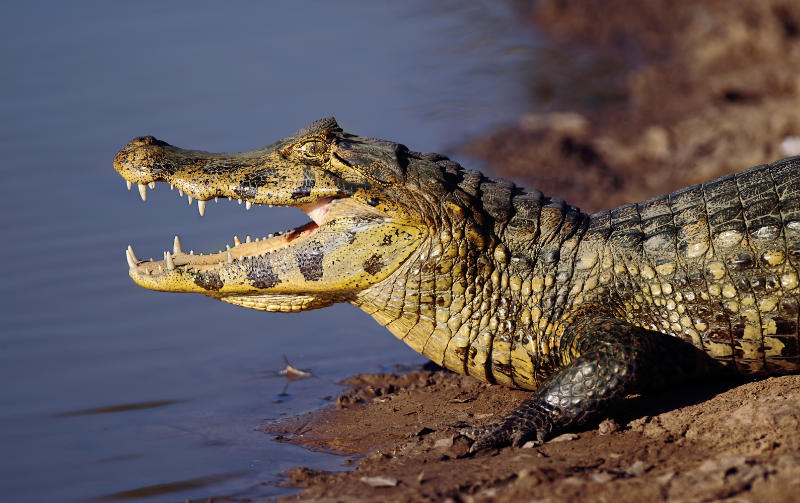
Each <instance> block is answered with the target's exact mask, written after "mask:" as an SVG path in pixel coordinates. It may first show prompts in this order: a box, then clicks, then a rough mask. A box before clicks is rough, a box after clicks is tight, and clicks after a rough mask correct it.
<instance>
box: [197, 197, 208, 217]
mask: <svg viewBox="0 0 800 503" xmlns="http://www.w3.org/2000/svg"><path fill="white" fill-rule="evenodd" d="M197 211H199V212H200V216H201V217H202V216H203V215H205V214H206V202H205V201H201V200H199V199H198V200H197Z"/></svg>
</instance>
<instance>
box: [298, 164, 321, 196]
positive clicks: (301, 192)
mask: <svg viewBox="0 0 800 503" xmlns="http://www.w3.org/2000/svg"><path fill="white" fill-rule="evenodd" d="M316 184H317V174H316V173H315V172H314V170H313V169H311V168H309V167H304V168H303V182H302V183H301V184H300V186H299V187H297V188H296V189H294V190H293V191H292V199H300V198H301V197H308V196H310V195H311V189H313V188H314V186H315V185H316Z"/></svg>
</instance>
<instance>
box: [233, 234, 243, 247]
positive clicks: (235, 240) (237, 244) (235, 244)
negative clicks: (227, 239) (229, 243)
mask: <svg viewBox="0 0 800 503" xmlns="http://www.w3.org/2000/svg"><path fill="white" fill-rule="evenodd" d="M240 244H242V242H241V241H239V236H233V245H234V246H239V245H240Z"/></svg>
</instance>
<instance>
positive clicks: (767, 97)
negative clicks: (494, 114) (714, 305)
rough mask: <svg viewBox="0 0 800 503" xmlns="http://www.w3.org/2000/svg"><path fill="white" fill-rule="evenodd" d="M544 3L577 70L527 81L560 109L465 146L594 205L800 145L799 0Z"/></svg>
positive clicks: (543, 24)
mask: <svg viewBox="0 0 800 503" xmlns="http://www.w3.org/2000/svg"><path fill="white" fill-rule="evenodd" d="M537 6H538V7H537V8H535V9H533V10H531V11H530V13H529V14H528V16H529V19H530V22H531V23H533V24H534V25H535V26H536V28H537V29H540V30H544V31H545V33H546V34H547V35H548V36H549V37H550V39H551V40H550V42H549V44H550V45H551V46H552V47H553V48H554V49H553V51H554V52H556V53H558V54H560V55H561V56H560V57H561V58H562V59H563V65H564V66H565V69H564V70H563V72H564V73H566V74H567V77H569V79H571V80H568V79H567V77H565V75H563V74H560V73H559V71H558V70H556V71H555V72H552V71H550V72H547V73H542V72H534V73H533V75H534V77H536V78H537V80H535V81H532V82H531V83H530V89H531V93H532V94H533V95H534V96H535V97H536V98H537V99H538V100H539V101H540V102H543V103H544V104H545V105H546V106H547V107H549V108H550V109H551V111H552V113H548V114H529V115H527V116H524V117H522V118H521V119H520V121H519V124H517V125H514V126H511V127H508V128H505V129H502V130H500V131H496V132H493V133H492V134H489V135H487V136H486V137H484V138H478V139H476V140H475V141H473V142H471V143H470V144H469V145H467V146H465V148H464V150H465V151H466V152H468V153H470V154H472V155H474V156H476V157H478V158H480V159H482V160H484V161H485V162H486V165H487V166H488V167H489V169H490V170H491V171H492V172H493V173H496V174H500V175H503V176H508V177H512V178H513V179H514V180H516V181H518V182H520V183H521V184H522V185H524V186H527V187H536V188H538V189H539V190H541V191H542V192H544V193H545V194H551V195H556V196H558V197H561V198H563V199H565V200H566V201H568V202H570V203H571V204H575V205H577V206H580V207H581V208H582V209H584V210H585V211H589V212H591V211H597V210H600V209H607V208H611V207H614V206H617V205H620V204H624V203H627V202H635V201H640V200H643V199H646V198H649V197H652V196H654V195H658V194H663V193H666V192H671V191H673V190H675V189H678V188H681V187H684V186H687V185H691V184H695V183H702V182H704V181H707V180H709V179H711V178H714V177H716V176H721V175H723V174H727V173H733V172H736V171H741V170H742V169H746V168H748V167H751V166H755V165H758V164H763V163H765V162H769V161H772V160H776V159H779V158H782V157H787V156H788V155H794V154H796V153H798V147H797V142H796V141H793V140H792V138H793V137H796V136H798V135H800V114H798V113H797V111H798V110H800V4H797V3H793V2H783V1H774V0H769V1H764V2H744V1H706V2H694V1H691V0H678V1H667V0H648V1H646V2H625V1H621V0H612V1H604V0H594V1H592V0H590V1H580V2H579V1H543V2H537ZM600 13H602V15H601V14H600ZM587 53H588V54H590V56H589V57H588V58H587V56H586V54H587ZM579 55H580V57H579ZM587 59H588V61H587ZM575 67H578V68H575ZM609 68H611V69H612V70H609ZM609 71H613V75H612V77H613V78H610V77H609V75H608V73H609ZM553 73H555V74H556V75H553ZM565 80H567V86H566V89H567V90H566V91H565V90H563V89H562V88H564V86H563V84H564V81H565ZM595 80H598V81H600V80H601V81H603V82H604V83H605V86H606V87H605V88H604V89H600V90H598V89H595V86H593V84H592V83H593V82H594V81H595ZM559 86H561V87H559ZM576 88H577V89H578V90H580V91H581V92H582V94H580V95H575V94H573V93H574V90H575V89H576ZM576 104H577V105H582V106H578V107H575V105H576Z"/></svg>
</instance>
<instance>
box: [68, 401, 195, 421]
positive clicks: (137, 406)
mask: <svg viewBox="0 0 800 503" xmlns="http://www.w3.org/2000/svg"><path fill="white" fill-rule="evenodd" d="M183 401H184V400H154V401H151V402H139V403H124V404H120V405H111V406H108V407H95V408H93V409H81V410H73V411H69V412H60V413H58V414H55V417H73V416H88V415H91V414H110V413H112V412H126V411H130V410H144V409H155V408H158V407H166V406H167V405H172V404H174V403H181V402H183Z"/></svg>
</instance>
